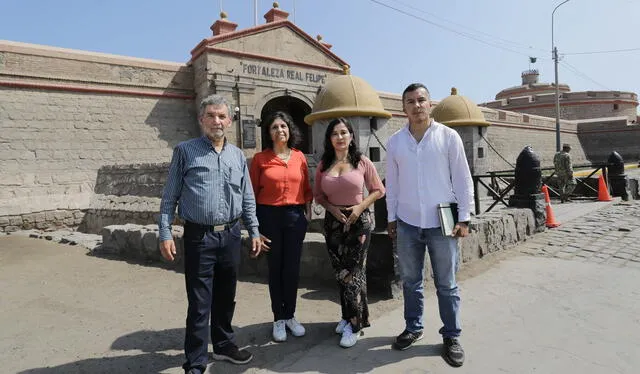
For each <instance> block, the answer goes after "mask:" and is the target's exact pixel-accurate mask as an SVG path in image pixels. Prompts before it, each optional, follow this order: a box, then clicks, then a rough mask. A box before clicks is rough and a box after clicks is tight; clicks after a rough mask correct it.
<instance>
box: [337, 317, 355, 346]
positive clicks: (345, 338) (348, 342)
mask: <svg viewBox="0 0 640 374" xmlns="http://www.w3.org/2000/svg"><path fill="white" fill-rule="evenodd" d="M359 335H360V331H358V332H356V333H354V332H353V329H352V328H351V324H350V323H349V324H347V325H346V326H345V327H344V330H342V338H340V346H341V347H342V348H349V347H353V346H354V345H356V343H357V342H358V336H359Z"/></svg>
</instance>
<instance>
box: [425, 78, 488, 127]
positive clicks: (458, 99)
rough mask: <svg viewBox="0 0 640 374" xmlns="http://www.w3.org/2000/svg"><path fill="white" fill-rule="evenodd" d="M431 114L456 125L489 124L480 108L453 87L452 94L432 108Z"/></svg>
mask: <svg viewBox="0 0 640 374" xmlns="http://www.w3.org/2000/svg"><path fill="white" fill-rule="evenodd" d="M431 116H432V117H433V119H434V120H436V121H437V122H440V123H442V124H444V125H447V126H450V127H454V126H489V125H490V123H489V122H487V121H486V120H485V119H484V115H483V114H482V111H481V110H480V108H479V107H478V106H477V105H476V104H475V103H474V102H473V101H471V100H469V99H468V98H467V97H465V96H461V95H458V90H457V89H456V88H455V87H453V88H451V96H448V97H446V98H444V99H443V100H442V101H440V102H439V103H438V104H437V105H436V106H435V107H433V109H432V110H431Z"/></svg>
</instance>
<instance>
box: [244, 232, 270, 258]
mask: <svg viewBox="0 0 640 374" xmlns="http://www.w3.org/2000/svg"><path fill="white" fill-rule="evenodd" d="M267 243H271V240H270V239H269V238H267V237H266V236H264V235H262V234H261V235H260V237H259V238H252V239H251V254H250V255H249V256H251V258H256V257H258V255H259V254H260V252H269V249H270V248H269V246H268V245H267Z"/></svg>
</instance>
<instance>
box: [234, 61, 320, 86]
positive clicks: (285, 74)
mask: <svg viewBox="0 0 640 374" xmlns="http://www.w3.org/2000/svg"><path fill="white" fill-rule="evenodd" d="M241 65H242V73H243V74H247V75H254V76H259V77H262V78H276V79H287V80H290V81H298V82H305V83H319V84H324V81H325V79H326V78H327V74H318V73H310V72H305V71H300V70H297V69H292V68H290V67H278V66H271V65H265V64H247V63H245V62H242V63H241Z"/></svg>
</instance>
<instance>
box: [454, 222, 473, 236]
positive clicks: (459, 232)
mask: <svg viewBox="0 0 640 374" xmlns="http://www.w3.org/2000/svg"><path fill="white" fill-rule="evenodd" d="M467 235H469V225H467V224H466V223H462V222H458V223H456V225H455V227H454V228H453V231H452V232H451V236H453V237H458V238H464V237H465V236H467Z"/></svg>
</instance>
